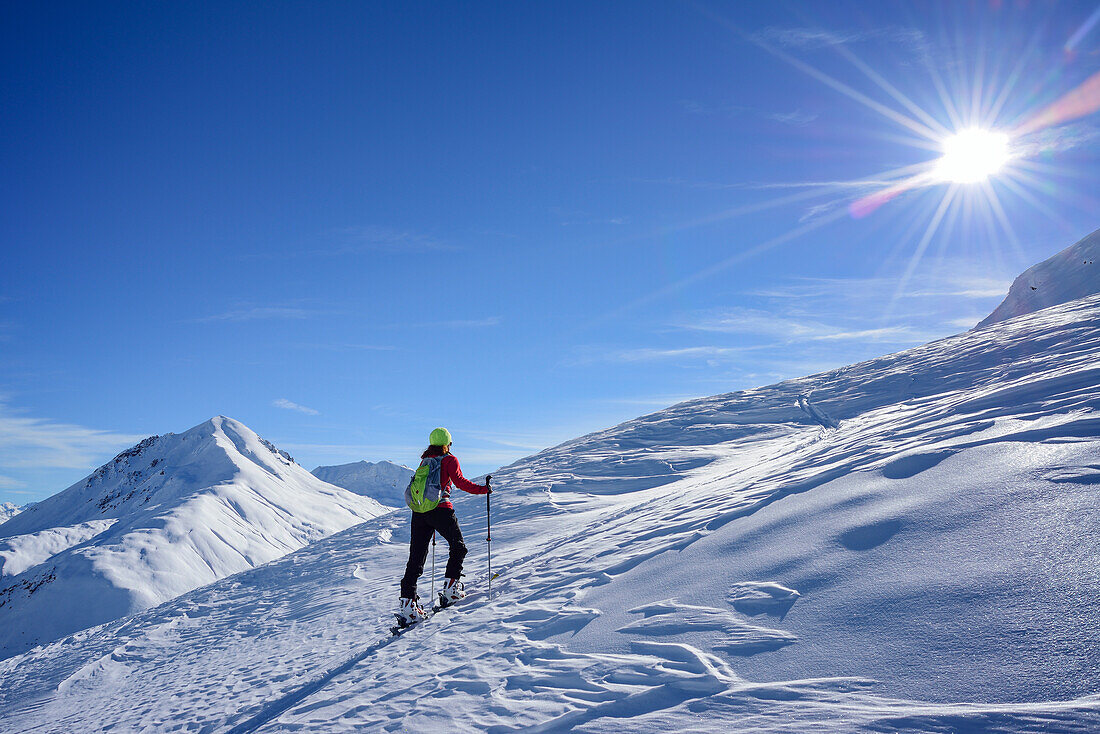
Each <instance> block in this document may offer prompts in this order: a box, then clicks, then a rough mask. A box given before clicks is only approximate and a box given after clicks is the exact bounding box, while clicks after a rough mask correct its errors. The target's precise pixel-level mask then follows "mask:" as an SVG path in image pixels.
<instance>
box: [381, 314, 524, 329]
mask: <svg viewBox="0 0 1100 734" xmlns="http://www.w3.org/2000/svg"><path fill="white" fill-rule="evenodd" d="M502 323H504V318H503V317H501V316H486V317H485V318H482V319H450V320H446V321H425V322H421V323H415V324H383V325H377V326H376V328H379V329H427V328H438V329H483V328H487V327H490V326H500V325H501V324H502Z"/></svg>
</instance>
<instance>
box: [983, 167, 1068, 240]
mask: <svg viewBox="0 0 1100 734" xmlns="http://www.w3.org/2000/svg"><path fill="white" fill-rule="evenodd" d="M1000 181H1001V183H1002V184H1004V186H1005V187H1006V188H1007V189H1009V190H1010V191H1011V192H1012V193H1014V194H1016V196H1018V197H1019V198H1021V199H1023V200H1024V201H1025V202H1027V203H1028V204H1030V205H1031V206H1033V207H1034V208H1035V209H1036V211H1038V212H1039V213H1041V214H1044V215H1045V216H1046V217H1047V218H1048V219H1049V220H1050V221H1052V222H1054V223H1056V224H1057V225H1058V226H1060V227H1062V228H1063V229H1064V230H1065V231H1066V232H1068V233H1070V234H1072V233H1073V232H1074V229H1073V227H1072V226H1071V225H1070V223H1069V222H1067V221H1066V220H1065V219H1064V218H1063V217H1062V216H1061V215H1060V214H1058V213H1057V212H1056V211H1054V210H1053V209H1051V208H1050V207H1049V206H1047V205H1046V204H1044V203H1043V202H1041V201H1039V200H1038V199H1036V198H1035V197H1034V196H1033V195H1032V194H1031V192H1030V191H1028V190H1027V189H1025V188H1024V187H1022V186H1021V185H1020V184H1019V183H1018V182H1016V181H1014V180H1013V176H1012V175H1011V173H1010V175H1006V176H1002V177H1001V179H1000Z"/></svg>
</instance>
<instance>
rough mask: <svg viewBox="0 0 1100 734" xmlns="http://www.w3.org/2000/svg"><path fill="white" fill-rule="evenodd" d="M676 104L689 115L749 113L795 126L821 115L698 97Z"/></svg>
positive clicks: (734, 115)
mask: <svg viewBox="0 0 1100 734" xmlns="http://www.w3.org/2000/svg"><path fill="white" fill-rule="evenodd" d="M676 104H677V105H678V106H679V107H680V109H681V110H683V111H684V112H686V113H687V114H689V115H697V116H700V117H702V116H707V115H723V116H726V117H737V116H741V115H749V116H755V117H759V118H761V119H765V120H772V121H773V122H779V123H782V124H784V125H793V126H795V127H802V126H803V125H809V124H810V123H811V122H813V121H814V120H816V119H817V118H818V117H819V115H818V114H817V113H816V112H807V111H805V110H802V109H794V110H779V111H776V110H765V109H761V108H759V107H749V106H746V105H737V104H720V105H712V104H707V103H705V102H702V101H700V100H697V99H678V100H676Z"/></svg>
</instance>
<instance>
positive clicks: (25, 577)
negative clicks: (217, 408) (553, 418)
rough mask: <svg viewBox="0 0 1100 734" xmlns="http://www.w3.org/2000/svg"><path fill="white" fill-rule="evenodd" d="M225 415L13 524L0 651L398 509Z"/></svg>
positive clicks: (122, 461)
mask: <svg viewBox="0 0 1100 734" xmlns="http://www.w3.org/2000/svg"><path fill="white" fill-rule="evenodd" d="M386 511H387V510H386V509H385V508H383V507H382V506H381V505H379V504H378V503H377V502H375V501H374V500H371V499H369V498H366V497H360V496H358V495H355V494H353V493H351V492H348V491H346V490H343V489H340V488H338V487H334V486H332V485H330V484H327V483H325V482H322V481H320V480H319V479H317V478H315V477H314V476H313V475H311V474H310V473H309V472H307V471H306V470H305V469H303V468H302V467H300V466H298V465H297V464H296V463H294V461H293V460H292V459H291V458H290V456H289V455H287V454H286V453H285V452H282V451H279V450H278V449H276V448H275V447H274V446H273V445H271V444H270V443H268V442H266V441H264V440H263V439H261V438H260V437H259V436H257V435H256V434H255V433H253V432H252V431H251V430H249V429H248V428H247V427H246V426H244V425H243V424H241V423H239V422H237V421H235V420H232V419H231V418H226V417H224V416H218V417H216V418H212V419H211V420H209V421H207V422H205V423H203V424H201V425H198V426H196V427H194V428H192V429H191V430H189V431H187V432H185V433H182V434H179V435H176V434H171V433H170V434H167V435H164V436H153V437H151V438H148V439H145V440H144V441H142V442H141V443H139V444H138V445H137V446H134V447H133V448H131V449H128V450H127V451H124V452H122V453H121V454H119V455H118V456H116V457H115V458H114V460H112V461H111V462H109V463H107V464H105V465H103V466H102V467H100V468H99V469H97V470H96V471H95V472H94V473H93V474H91V475H90V476H88V477H87V478H86V479H83V480H81V481H80V482H77V483H76V484H74V485H73V486H72V487H69V488H68V489H66V490H64V491H63V492H59V493H58V494H56V495H54V496H53V497H51V498H49V499H47V500H44V501H42V502H39V503H37V504H36V505H34V506H33V507H31V508H30V509H28V510H26V511H25V512H22V513H20V514H18V515H16V516H15V517H13V518H12V519H11V520H9V521H8V522H6V523H4V524H3V525H0V564H2V565H0V574H2V576H3V578H2V580H0V655H3V656H7V655H11V654H14V653H17V652H22V651H23V650H26V649H27V648H29V647H31V646H33V645H35V644H38V643H42V642H49V641H50V640H54V639H57V638H58V637H60V636H62V635H64V634H68V633H71V632H74V631H76V630H80V629H84V628H85V627H89V626H91V625H95V624H100V623H102V622H106V621H108V620H112V619H115V618H117V617H120V616H124V615H128V614H133V613H134V612H136V611H139V610H141V609H145V608H148V607H151V606H154V605H156V604H159V603H161V602H163V601H165V600H167V599H171V598H173V597H175V596H178V595H179V594H182V593H184V592H186V591H190V590H191V589H194V588H195V587H197V586H201V585H203V584H208V583H210V582H212V581H216V580H217V579H220V578H223V577H225V576H229V575H230V574H233V573H236V572H238V571H242V570H244V569H247V568H251V567H253V566H257V565H260V564H263V563H267V562H268V561H271V560H273V559H275V558H278V557H280V556H282V555H284V554H286V553H287V552H289V551H293V550H296V549H298V548H301V547H302V546H304V545H306V544H307V543H310V542H312V541H314V540H318V539H320V538H323V537H325V536H327V535H331V534H332V533H334V532H336V531H338V530H343V529H344V528H347V527H348V526H350V525H354V524H356V523H359V522H362V521H363V520H367V519H369V518H372V517H376V516H378V515H381V514H383V513H385V512H386Z"/></svg>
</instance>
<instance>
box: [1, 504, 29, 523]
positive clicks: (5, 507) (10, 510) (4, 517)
mask: <svg viewBox="0 0 1100 734" xmlns="http://www.w3.org/2000/svg"><path fill="white" fill-rule="evenodd" d="M26 508H27V505H24V506H23V507H20V506H18V505H16V504H13V503H11V502H0V525H2V524H4V523H6V522H7V521H8V520H10V519H12V518H13V517H15V516H16V515H18V514H19V513H20V512H22V511H23V510H25V509H26Z"/></svg>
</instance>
